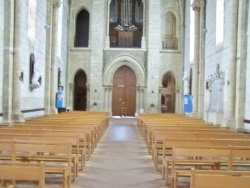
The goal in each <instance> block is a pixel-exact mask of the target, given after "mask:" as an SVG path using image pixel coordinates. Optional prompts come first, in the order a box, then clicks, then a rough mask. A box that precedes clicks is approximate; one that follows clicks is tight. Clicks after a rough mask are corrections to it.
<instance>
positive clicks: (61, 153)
mask: <svg viewBox="0 0 250 188" xmlns="http://www.w3.org/2000/svg"><path fill="white" fill-rule="evenodd" d="M71 151H72V146H71V143H63V142H53V143H52V142H46V143H45V142H39V141H21V140H15V141H14V152H15V155H16V159H18V158H21V159H22V161H24V162H31V161H43V162H44V165H45V167H44V172H45V174H62V175H63V187H64V188H66V187H67V188H70V187H71V169H72V168H71V164H72V155H71ZM47 162H48V164H47ZM51 162H53V164H51ZM65 164H66V165H65Z"/></svg>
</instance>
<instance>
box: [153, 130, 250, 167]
mask: <svg viewBox="0 0 250 188" xmlns="http://www.w3.org/2000/svg"><path fill="white" fill-rule="evenodd" d="M166 138H180V139H181V138H196V139H198V138H199V139H211V138H214V139H217V138H224V139H230V138H234V139H243V138H244V139H248V138H249V139H250V137H249V136H247V135H246V134H243V133H233V132H232V133H228V134H225V133H216V132H214V133H213V132H206V131H193V132H192V131H181V132H179V131H177V132H166V133H159V134H157V136H156V139H155V141H154V143H152V145H153V146H152V148H153V151H152V158H153V160H154V164H155V168H156V169H157V168H158V156H159V154H162V153H163V142H164V139H166Z"/></svg>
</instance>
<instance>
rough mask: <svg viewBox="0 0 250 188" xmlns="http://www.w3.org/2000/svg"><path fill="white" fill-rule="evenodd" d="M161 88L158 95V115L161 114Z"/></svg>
mask: <svg viewBox="0 0 250 188" xmlns="http://www.w3.org/2000/svg"><path fill="white" fill-rule="evenodd" d="M162 88H163V87H159V93H158V113H161V96H162Z"/></svg>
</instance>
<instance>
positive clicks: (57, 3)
mask: <svg viewBox="0 0 250 188" xmlns="http://www.w3.org/2000/svg"><path fill="white" fill-rule="evenodd" d="M52 2H53V7H54V8H59V7H60V6H61V4H62V1H61V0H52Z"/></svg>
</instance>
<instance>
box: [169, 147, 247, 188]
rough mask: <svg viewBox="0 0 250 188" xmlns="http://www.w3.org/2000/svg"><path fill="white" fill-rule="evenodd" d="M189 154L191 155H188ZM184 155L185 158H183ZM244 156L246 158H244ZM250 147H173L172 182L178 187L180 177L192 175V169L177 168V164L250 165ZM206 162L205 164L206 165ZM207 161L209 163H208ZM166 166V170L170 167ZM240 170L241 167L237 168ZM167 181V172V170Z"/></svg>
mask: <svg viewBox="0 0 250 188" xmlns="http://www.w3.org/2000/svg"><path fill="white" fill-rule="evenodd" d="M188 156H189V157H188ZM183 157H184V158H183ZM242 157H244V158H242ZM249 158H250V147H243V146H228V147H215V146H213V147H177V146H176V147H175V146H174V147H173V156H172V159H169V162H168V167H169V165H171V167H172V170H171V176H172V179H171V184H172V185H173V187H174V188H176V187H177V182H178V177H180V176H182V177H190V176H191V169H190V170H187V169H185V170H183V169H177V168H176V167H177V166H183V167H188V168H190V167H192V166H193V167H194V168H195V167H201V166H209V163H212V164H214V165H211V166H210V167H211V169H216V170H221V167H222V166H223V170H232V169H233V167H235V166H241V167H242V166H244V167H248V170H250V169H249V167H250V161H249V160H248V159H249ZM204 163H205V165H204ZM206 163H207V164H206ZM168 167H167V168H166V170H167V169H168ZM237 170H239V169H237ZM166 182H167V172H166Z"/></svg>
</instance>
